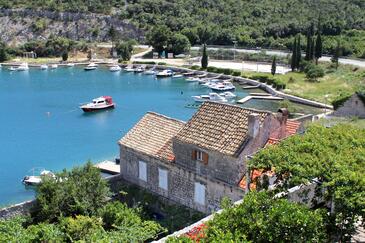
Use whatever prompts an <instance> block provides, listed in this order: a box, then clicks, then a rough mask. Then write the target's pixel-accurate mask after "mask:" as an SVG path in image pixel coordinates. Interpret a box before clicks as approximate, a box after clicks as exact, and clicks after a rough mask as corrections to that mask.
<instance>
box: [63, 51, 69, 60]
mask: <svg viewBox="0 0 365 243" xmlns="http://www.w3.org/2000/svg"><path fill="white" fill-rule="evenodd" d="M67 59H68V51H64V52H63V53H62V61H64V62H66V61H67Z"/></svg>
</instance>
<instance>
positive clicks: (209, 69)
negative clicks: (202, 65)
mask: <svg viewBox="0 0 365 243" xmlns="http://www.w3.org/2000/svg"><path fill="white" fill-rule="evenodd" d="M207 71H208V72H212V73H217V68H216V67H207Z"/></svg>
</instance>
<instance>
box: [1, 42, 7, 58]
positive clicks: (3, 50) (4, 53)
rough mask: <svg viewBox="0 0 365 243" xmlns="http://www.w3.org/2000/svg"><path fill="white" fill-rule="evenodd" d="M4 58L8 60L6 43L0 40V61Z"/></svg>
mask: <svg viewBox="0 0 365 243" xmlns="http://www.w3.org/2000/svg"><path fill="white" fill-rule="evenodd" d="M6 60H8V55H7V53H6V45H5V44H4V43H1V42H0V62H5V61H6Z"/></svg>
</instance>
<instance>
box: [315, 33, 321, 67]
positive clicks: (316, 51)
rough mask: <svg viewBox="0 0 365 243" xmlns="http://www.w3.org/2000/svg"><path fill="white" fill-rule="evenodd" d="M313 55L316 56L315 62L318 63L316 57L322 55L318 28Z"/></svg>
mask: <svg viewBox="0 0 365 243" xmlns="http://www.w3.org/2000/svg"><path fill="white" fill-rule="evenodd" d="M314 56H315V58H316V64H318V59H319V58H321V57H322V38H321V32H320V30H318V34H317V39H316V48H315V51H314Z"/></svg>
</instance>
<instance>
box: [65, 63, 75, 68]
mask: <svg viewBox="0 0 365 243" xmlns="http://www.w3.org/2000/svg"><path fill="white" fill-rule="evenodd" d="M74 66H75V63H67V64H66V67H74Z"/></svg>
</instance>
